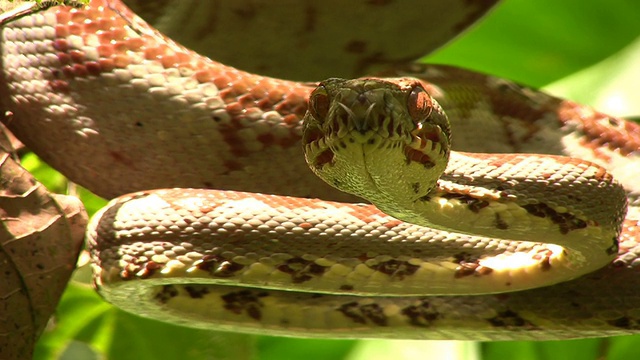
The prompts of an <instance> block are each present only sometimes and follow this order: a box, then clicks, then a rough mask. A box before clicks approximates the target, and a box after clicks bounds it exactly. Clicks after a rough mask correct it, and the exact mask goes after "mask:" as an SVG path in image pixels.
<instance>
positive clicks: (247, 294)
mask: <svg viewBox="0 0 640 360" xmlns="http://www.w3.org/2000/svg"><path fill="white" fill-rule="evenodd" d="M266 296H269V294H268V293H266V292H257V291H252V290H242V291H237V292H231V293H227V294H224V295H222V296H221V297H220V298H221V299H222V301H224V308H225V309H226V310H229V311H231V312H233V313H234V314H238V315H239V314H242V313H243V312H246V313H247V315H249V317H250V318H252V319H254V320H258V321H259V320H260V319H261V318H262V308H263V307H264V304H263V303H262V301H260V298H263V297H266Z"/></svg>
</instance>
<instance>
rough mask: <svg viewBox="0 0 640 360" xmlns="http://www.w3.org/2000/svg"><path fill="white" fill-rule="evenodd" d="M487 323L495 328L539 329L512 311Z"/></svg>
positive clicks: (504, 312)
mask: <svg viewBox="0 0 640 360" xmlns="http://www.w3.org/2000/svg"><path fill="white" fill-rule="evenodd" d="M487 321H488V322H489V323H490V324H491V325H492V326H495V327H506V328H513V327H518V328H527V329H529V330H534V329H536V328H537V326H535V325H534V324H532V323H531V322H530V321H528V320H526V319H524V318H522V317H521V316H520V315H518V313H517V312H515V311H512V310H505V311H501V312H499V313H498V315H496V316H494V317H492V318H489V319H487Z"/></svg>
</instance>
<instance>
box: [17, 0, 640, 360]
mask: <svg viewBox="0 0 640 360" xmlns="http://www.w3.org/2000/svg"><path fill="white" fill-rule="evenodd" d="M425 11H428V9H426V10H425ZM638 14H640V3H638V2H637V1H636V0H611V1H603V0H600V1H598V0H595V1H590V2H587V1H583V0H564V1H557V0H506V1H505V2H504V3H503V4H502V5H500V7H499V8H497V9H496V10H495V11H493V12H492V13H491V14H490V15H489V16H488V17H487V18H486V19H485V20H484V21H483V22H482V23H481V24H479V25H478V26H477V27H475V28H474V29H472V30H471V31H469V32H468V33H466V34H464V35H463V36H461V37H460V38H459V39H456V40H455V41H453V42H452V43H451V44H450V45H449V46H447V47H446V48H444V49H442V50H441V51H438V52H437V53H436V54H433V55H431V56H429V57H427V58H426V59H425V61H429V62H437V63H447V64H455V65H459V66H463V67H467V68H471V69H476V70H480V71H484V72H488V73H491V74H494V75H499V76H503V77H506V78H510V79H514V80H517V81H519V82H522V83H525V84H528V85H532V86H536V87H543V86H547V88H548V89H549V90H551V91H552V92H554V93H556V94H559V95H562V96H565V97H570V98H573V99H575V100H578V101H581V102H584V103H589V104H592V105H595V106H597V107H600V108H601V109H602V110H605V111H612V112H618V113H621V114H623V115H633V114H640V109H639V108H638V106H640V101H638V100H640V99H638V98H639V96H638V95H635V94H634V93H638V86H637V85H636V83H637V80H638V79H640V70H638V69H637V67H638V66H637V64H639V62H638V60H640V37H639V35H640V27H638V25H637V18H638ZM634 79H635V81H634ZM634 96H635V98H634ZM24 164H25V166H26V167H28V168H29V169H31V170H32V171H34V172H35V173H36V175H37V176H38V177H39V178H40V179H41V180H42V181H44V182H45V184H46V185H47V186H48V187H49V188H50V189H53V190H58V191H60V190H64V186H65V182H64V179H63V178H62V177H61V176H60V175H58V174H57V173H55V172H54V171H53V170H51V169H48V168H47V167H46V166H45V165H44V164H42V163H41V162H40V161H39V160H38V159H37V158H36V157H35V156H28V157H27V158H26V159H25V161H24ZM80 193H81V196H82V197H83V199H84V201H85V204H86V205H87V207H88V208H89V209H90V210H91V211H95V210H96V209H97V208H99V207H100V206H102V205H103V204H104V200H102V199H97V198H95V197H92V196H91V195H90V194H88V193H87V192H83V191H81V192H80ZM89 280H90V274H89V269H88V267H86V266H85V267H83V268H80V269H79V270H78V271H77V272H76V275H75V278H74V281H73V282H72V283H71V284H70V285H69V287H68V289H67V291H66V293H65V295H64V298H63V299H62V302H61V303H60V305H59V307H58V311H57V316H56V319H55V321H54V322H52V324H51V326H50V327H49V330H48V331H47V332H46V333H45V334H44V336H43V337H42V338H41V340H40V342H39V343H38V346H37V349H36V356H35V357H36V359H140V360H144V359H154V360H155V359H185V360H188V359H199V360H200V359H296V358H303V357H304V358H305V359H307V360H313V359H350V360H360V359H367V360H375V359H388V358H394V359H395V360H401V359H416V358H418V359H419V358H425V357H427V356H429V357H432V358H439V359H441V358H447V359H505V358H509V359H513V360H525V359H532V360H533V359H567V358H579V359H586V360H588V359H603V358H607V359H625V358H633V356H634V355H636V354H634V351H633V349H637V348H638V347H639V346H640V335H637V336H627V337H618V338H605V339H584V340H573V341H552V342H494V343H474V342H438V341H383V340H365V341H356V340H309V339H293V338H278V337H266V336H250V335H242V334H225V333H213V332H207V331H201V330H193V329H188V328H182V327H176V326H172V325H168V324H164V323H160V322H156V321H152V320H147V319H142V318H139V317H136V316H133V315H130V314H127V313H124V312H122V311H120V310H118V309H116V308H114V307H112V306H111V305H109V304H107V303H105V302H104V301H102V300H101V299H100V298H99V297H98V296H97V295H96V294H95V293H94V292H93V290H92V288H91V286H90V285H89ZM639 305H640V304H639Z"/></svg>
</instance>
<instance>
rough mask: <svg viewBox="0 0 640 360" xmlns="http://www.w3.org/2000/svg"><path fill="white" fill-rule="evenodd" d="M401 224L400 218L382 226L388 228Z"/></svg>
mask: <svg viewBox="0 0 640 360" xmlns="http://www.w3.org/2000/svg"><path fill="white" fill-rule="evenodd" d="M400 225H402V221H400V220H390V221H387V222H386V223H384V224H382V226H384V227H386V228H387V229H393V228H394V227H396V226H400Z"/></svg>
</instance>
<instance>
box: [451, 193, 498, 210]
mask: <svg viewBox="0 0 640 360" xmlns="http://www.w3.org/2000/svg"><path fill="white" fill-rule="evenodd" d="M440 197H442V198H445V199H456V200H458V201H459V202H461V203H462V204H465V205H467V208H468V209H469V210H471V211H472V212H474V213H476V214H477V213H478V212H480V210H482V209H484V208H486V207H487V206H489V202H488V201H486V200H482V199H478V198H476V197H473V196H471V195H467V194H456V193H448V194H442V195H441V196H440Z"/></svg>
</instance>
